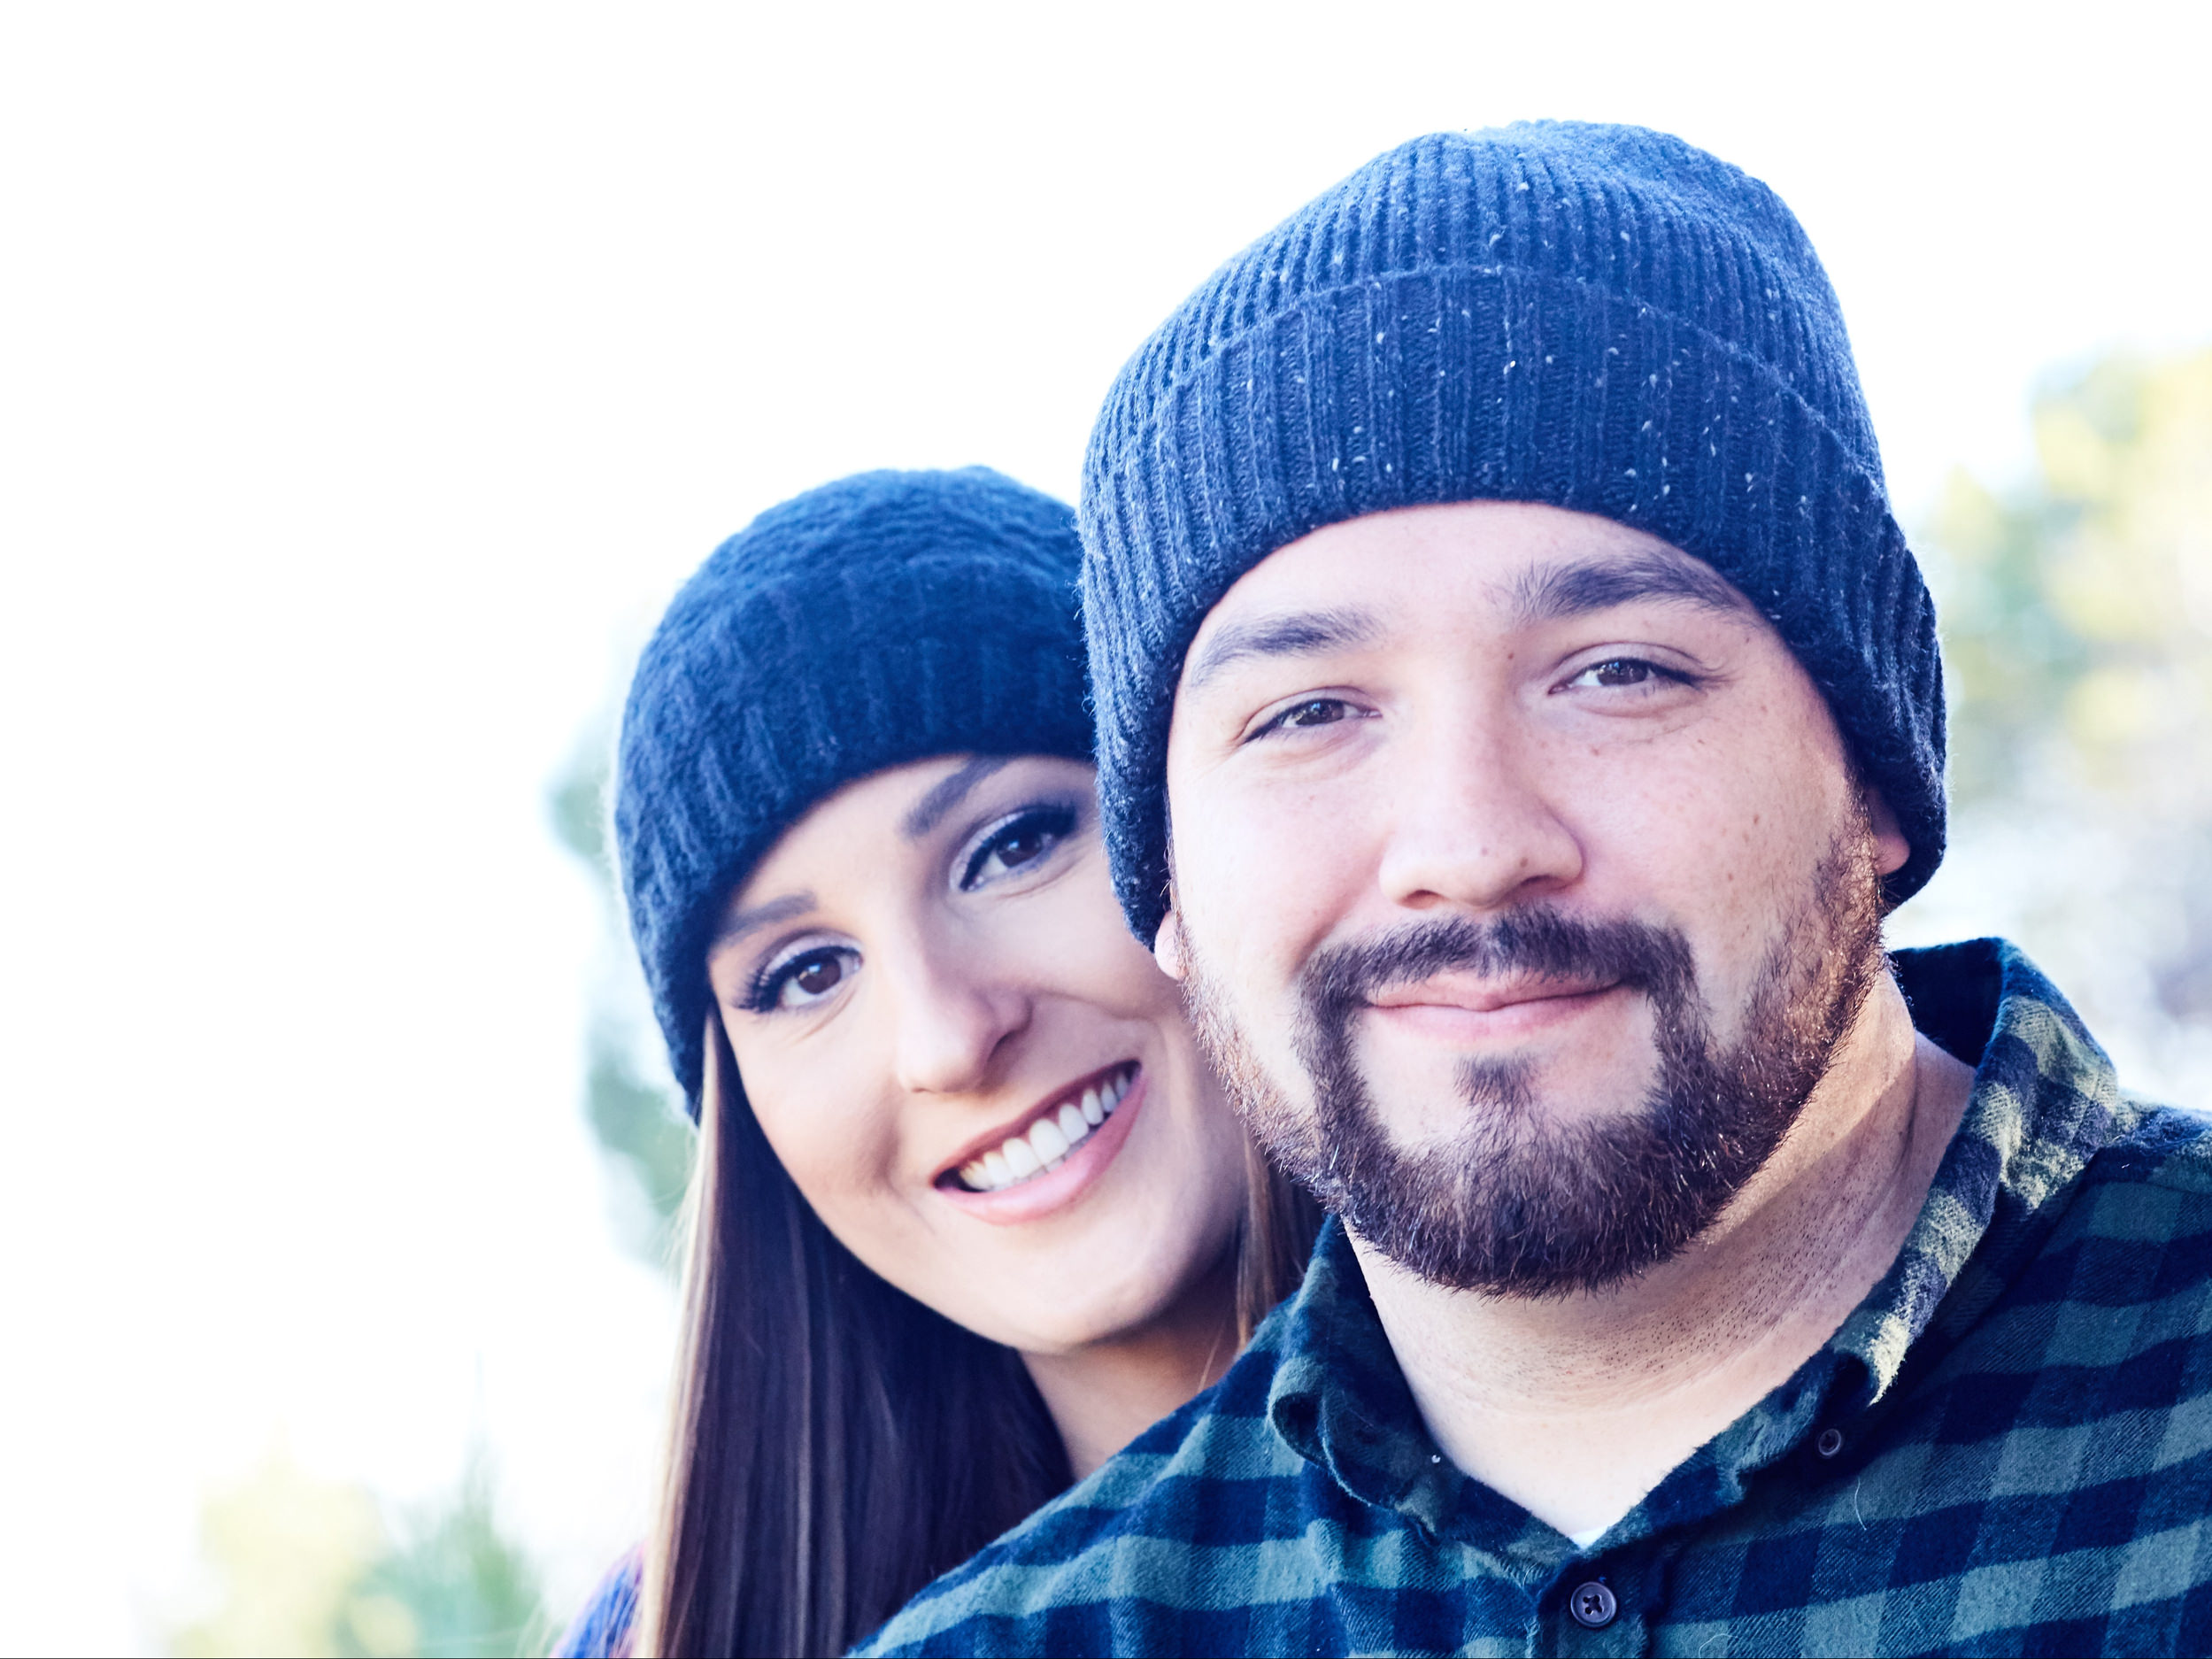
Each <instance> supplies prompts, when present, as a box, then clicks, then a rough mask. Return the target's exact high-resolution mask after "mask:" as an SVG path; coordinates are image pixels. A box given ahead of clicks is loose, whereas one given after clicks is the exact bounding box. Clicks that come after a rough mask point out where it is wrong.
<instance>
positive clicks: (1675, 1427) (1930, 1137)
mask: <svg viewBox="0 0 2212 1659" xmlns="http://www.w3.org/2000/svg"><path fill="white" fill-rule="evenodd" d="M1972 1083H1973V1073H1972V1072H1971V1071H1970V1070H1969V1069H1968V1068H1967V1067H1965V1066H1963V1065H1962V1064H1961V1063H1960V1062H1959V1061H1956V1060H1954V1059H1953V1058H1952V1057H1951V1056H1950V1055H1948V1054H1946V1053H1944V1052H1943V1051H1942V1050H1941V1049H1939V1048H1937V1047H1936V1046H1934V1045H1933V1044H1931V1043H1929V1042H1928V1041H1926V1039H1924V1038H1919V1037H1918V1036H1917V1035H1916V1033H1915V1031H1914V1030H1913V1028H1912V1020H1911V1015H1910V1014H1909V1013H1908V1010H1907V1008H1906V1007H1905V1001H1904V998H1903V997H1902V995H1901V994H1900V992H1899V991H1898V989H1897V987H1896V984H1894V983H1893V982H1892V980H1890V979H1888V978H1887V977H1886V976H1885V977H1884V978H1882V979H1881V980H1879V981H1878V982H1877V984H1876V987H1875V990H1874V992H1873V993H1872V995H1870V996H1869V999H1868V1000H1867V1005H1866V1007H1864V1008H1863V1009H1862V1010H1861V1016H1860V1018H1859V1020H1858V1021H1857V1022H1855V1023H1854V1027H1853V1029H1852V1030H1851V1032H1850V1033H1849V1035H1847V1036H1846V1038H1845V1039H1844V1042H1843V1044H1842V1046H1840V1047H1839V1049H1838V1053H1837V1056H1836V1061H1835V1063H1834V1064H1833V1065H1832V1066H1831V1067H1830V1070H1829V1072H1828V1075H1827V1076H1825V1077H1824V1078H1823V1080H1822V1082H1821V1084H1820V1086H1819V1087H1818V1088H1817V1089H1815V1091H1814V1092H1813V1095H1812V1098H1811V1099H1810V1100H1807V1102H1806V1106H1805V1109H1804V1111H1803V1113H1802V1114H1800V1117H1799V1119H1798V1122H1797V1123H1796V1124H1795V1125H1794V1126H1792V1129H1791V1130H1790V1132H1789V1134H1788V1135H1787V1136H1785V1137H1784V1140H1783V1143H1782V1145H1781V1146H1779V1147H1778V1148H1777V1150H1776V1153H1775V1155H1774V1156H1773V1157H1772V1158H1771V1159H1769V1161H1768V1162H1767V1165H1766V1167H1765V1168H1763V1169H1761V1170H1760V1172H1759V1173H1758V1175H1757V1176H1755V1177H1753V1179H1752V1181H1751V1182H1750V1183H1749V1184H1747V1185H1746V1187H1745V1189H1744V1190H1743V1192H1740V1193H1738V1195H1737V1198H1736V1200H1735V1201H1734V1202H1733V1203H1731V1204H1730V1206H1729V1208H1728V1209H1727V1210H1726V1211H1725V1212H1724V1213H1723V1215H1722V1217H1721V1219H1720V1221H1719V1222H1718V1223H1715V1226H1714V1227H1713V1228H1712V1229H1711V1230H1710V1231H1707V1233H1706V1234H1705V1235H1704V1236H1703V1237H1701V1238H1699V1240H1698V1241H1697V1243H1696V1244H1695V1245H1693V1246H1692V1247H1691V1248H1690V1249H1689V1250H1687V1251H1685V1252H1684V1254H1681V1255H1680V1256H1677V1257H1676V1259H1675V1260H1673V1261H1671V1262H1666V1263H1664V1264H1662V1265H1661V1266H1660V1267H1658V1268H1655V1269H1653V1270H1652V1271H1650V1272H1649V1273H1646V1274H1645V1275H1643V1276H1641V1277H1638V1278H1636V1279H1633V1280H1631V1281H1630V1282H1629V1283H1627V1284H1625V1285H1618V1286H1615V1287H1614V1288H1612V1289H1609V1290H1606V1291H1603V1292H1591V1293H1584V1294H1577V1295H1573V1296H1568V1297H1564V1298H1558V1299H1553V1300H1525V1299H1521V1298H1513V1297H1501V1296H1491V1295H1484V1294H1478V1293H1475V1292H1463V1291H1447V1290H1442V1289H1439V1288H1437V1286H1436V1285H1431V1284H1430V1283H1428V1282H1427V1281H1425V1280H1423V1279H1421V1278H1418V1277H1414V1275H1412V1274H1410V1273H1407V1271H1406V1270H1405V1269H1402V1268H1399V1266H1397V1264H1396V1263H1394V1262H1391V1261H1390V1260H1388V1259H1387V1258H1385V1257H1383V1256H1381V1255H1380V1254H1377V1253H1376V1252H1375V1251H1373V1250H1371V1249H1369V1248H1368V1246H1366V1245H1365V1244H1364V1243H1363V1242H1361V1241H1360V1239H1359V1238H1356V1237H1355V1238H1353V1248H1354V1250H1355V1251H1356V1252H1357V1253H1358V1255H1359V1259H1360V1266H1361V1269H1363V1270H1364V1272H1365V1274H1366V1276H1367V1281H1368V1288H1369V1290H1370V1291H1371V1292H1372V1293H1373V1295H1374V1298H1375V1307H1376V1313H1377V1315H1378V1316H1380V1317H1381V1319H1382V1323H1383V1331H1385V1332H1386V1333H1387V1334H1388V1336H1389V1338H1390V1340H1391V1347H1392V1348H1393V1349H1394V1350H1395V1351H1396V1353H1397V1355H1398V1360H1399V1365H1400V1366H1401V1368H1402V1369H1403V1370H1404V1371H1405V1374H1406V1380H1407V1384H1408V1385H1410V1386H1411V1388H1412V1390H1413V1394H1414V1401H1415V1402H1416V1403H1417V1404H1418V1405H1419V1407H1420V1408H1421V1413H1422V1417H1423V1419H1424V1420H1425V1421H1426V1422H1427V1424H1428V1425H1429V1429H1430V1432H1431V1433H1432V1434H1433V1435H1434V1436H1435V1437H1436V1440H1437V1445H1438V1446H1439V1447H1441V1448H1442V1449H1443V1451H1444V1453H1445V1455H1446V1456H1448V1457H1450V1458H1451V1459H1452V1461H1453V1462H1454V1463H1456V1464H1458V1465H1459V1467H1460V1468H1461V1469H1462V1470H1465V1471H1466V1472H1467V1473H1468V1474H1469V1475H1471V1476H1473V1477H1475V1478H1476V1479H1478V1480H1482V1481H1484V1482H1485V1483H1487V1484H1488V1485H1491V1486H1493V1487H1495V1488H1496V1489H1497V1490H1498V1491H1499V1492H1501V1493H1504V1494H1505V1495H1506V1496H1507V1497H1509V1498H1512V1499H1514V1500H1515V1501H1518V1502H1519V1503H1521V1504H1522V1506H1523V1507H1525V1508H1526V1509H1529V1510H1530V1513H1532V1514H1534V1515H1536V1516H1538V1517H1539V1518H1540V1519H1542V1520H1544V1521H1545V1522H1548V1523H1549V1524H1552V1525H1553V1526H1556V1527H1558V1528H1559V1529H1560V1530H1561V1531H1562V1532H1588V1531H1589V1530H1590V1529H1592V1528H1593V1527H1599V1526H1603V1525H1607V1524H1611V1523H1612V1522H1614V1521H1615V1520H1617V1519H1619V1518H1620V1516H1622V1515H1624V1514H1626V1513H1627V1512H1628V1511H1629V1510H1630V1509H1633V1508H1634V1507H1635V1505H1636V1503H1637V1501H1638V1499H1640V1498H1641V1497H1642V1496H1643V1495H1644V1494H1645V1493H1646V1492H1648V1491H1650V1490H1651V1489H1652V1488H1653V1486H1655V1485H1658V1484H1659V1482H1660V1481H1661V1479H1663V1478H1665V1477H1666V1475H1667V1474H1668V1472H1669V1470H1673V1469H1674V1468H1675V1467H1676V1465H1677V1464H1679V1463H1681V1462H1683V1461H1684V1459H1686V1458H1687V1457H1688V1456H1689V1455H1691V1454H1692V1452H1694V1451H1695V1450H1696V1449H1697V1448H1698V1447H1700V1446H1702V1445H1703V1444H1705V1442H1706V1441H1707V1440H1708V1439H1712V1438H1713V1436H1714V1435H1715V1434H1717V1433H1718V1432H1720V1431H1721V1430H1723V1429H1724V1428H1726V1427H1727V1426H1728V1425H1729V1424H1730V1423H1733V1422H1734V1421H1735V1420H1736V1419H1737V1418H1738V1417H1739V1416H1742V1415H1743V1414H1744V1413H1745V1412H1746V1410H1748V1409H1749V1408H1751V1407H1752V1406H1753V1405H1755V1404H1756V1403H1757V1402H1758V1401H1760V1400H1761V1399H1763V1398H1764V1397H1765V1396H1766V1394H1767V1393H1769V1391H1771V1390H1772V1389H1774V1388H1775V1387H1776V1386H1777V1385H1779V1384H1781V1383H1782V1382H1784V1380H1785V1379H1787V1378H1788V1377H1789V1376H1790V1375H1791V1373H1792V1372H1793V1371H1795V1370H1797V1368H1798V1367H1799V1366H1800V1365H1801V1364H1803V1363H1804V1362H1805V1361H1806V1360H1807V1358H1809V1357H1810V1356H1811V1355H1812V1354H1814V1353H1815V1352H1816V1351H1818V1349H1819V1348H1820V1347H1821V1346H1822V1345H1823V1343H1825V1342H1826V1341H1827V1340H1828V1339H1829V1338H1830V1337H1831V1336H1833V1335H1834V1334H1835V1332H1836V1330H1837V1328H1838V1326H1840V1325H1841V1324H1842V1323H1843V1321H1844V1319H1845V1318H1846V1316H1848V1315H1849V1314H1850V1312H1851V1310H1852V1309H1853V1308H1855V1307H1857V1306H1858V1304H1859V1303H1860V1302H1861V1300H1864V1298H1865V1296H1866V1294H1867V1292H1869V1290H1871V1289H1872V1288H1873V1287H1874V1285H1875V1284H1876V1282H1877V1280H1879V1279H1880V1277H1882V1275H1883V1274H1884V1272H1885V1271H1887V1270H1888V1268H1889V1266H1890V1263H1891V1262H1893V1261H1894V1260H1895V1259H1896V1256H1897V1253H1898V1251H1899V1250H1900V1248H1901V1247H1902V1246H1903V1245H1904V1242H1905V1238H1906V1235H1907V1234H1908V1233H1909V1232H1910V1231H1912V1226H1913V1223H1914V1221H1915V1219H1916V1218H1917V1216H1918V1215H1919V1214H1920V1210H1921V1208H1922V1206H1923V1203H1924V1202H1925V1200H1926V1198H1927V1193H1928V1189H1929V1185H1930V1184H1931V1181H1932V1180H1933V1179H1934V1177H1935V1171H1936V1166H1937V1165H1938V1163H1939V1162H1940V1161H1942V1156H1943V1152H1944V1148H1945V1147H1946V1146H1948V1145H1949V1144H1950V1141H1951V1136H1952V1133H1953V1131H1954V1130H1955V1129H1956V1128H1957V1126H1958V1123H1959V1118H1960V1115H1961V1114H1962V1112H1963V1110H1964V1108H1965V1105H1966V1098H1967V1095H1968V1093H1969V1090H1970V1088H1971V1085H1972Z"/></svg>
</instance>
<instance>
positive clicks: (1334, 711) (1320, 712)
mask: <svg viewBox="0 0 2212 1659" xmlns="http://www.w3.org/2000/svg"><path fill="white" fill-rule="evenodd" d="M1351 713H1352V710H1351V708H1350V706H1348V705H1346V704H1344V703H1341V702H1339V701H1337V699H1336V698H1333V697H1312V698H1306V701H1304V702H1303V703H1296V704H1293V705H1292V706H1290V707H1289V708H1286V709H1284V710H1283V712H1282V713H1281V714H1277V715H1276V717H1275V719H1274V720H1273V721H1271V722H1270V723H1271V724H1273V725H1276V726H1333V725H1335V724H1336V723H1337V721H1340V720H1343V719H1344V718H1345V716H1347V715H1348V714H1351Z"/></svg>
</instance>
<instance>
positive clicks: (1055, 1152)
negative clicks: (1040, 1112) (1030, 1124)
mask: <svg viewBox="0 0 2212 1659" xmlns="http://www.w3.org/2000/svg"><path fill="white" fill-rule="evenodd" d="M1029 1145H1030V1146H1034V1147H1036V1148H1037V1162H1039V1163H1041V1164H1043V1165H1044V1166H1045V1167H1046V1168H1047V1169H1050V1168H1051V1167H1052V1165H1053V1164H1055V1163H1058V1162H1059V1161H1060V1160H1061V1159H1062V1158H1065V1157H1066V1156H1067V1136H1065V1135H1063V1134H1061V1133H1060V1125H1059V1124H1058V1123H1055V1122H1053V1121H1052V1119H1051V1118H1049V1117H1040V1118H1039V1119H1037V1126H1036V1127H1035V1128H1034V1129H1032V1130H1029Z"/></svg>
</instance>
